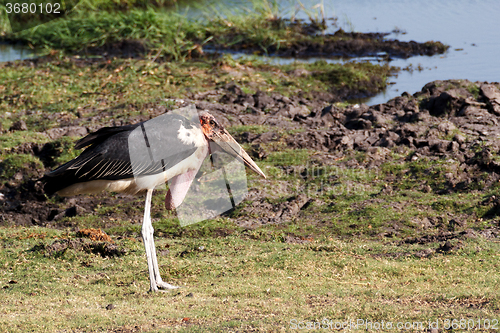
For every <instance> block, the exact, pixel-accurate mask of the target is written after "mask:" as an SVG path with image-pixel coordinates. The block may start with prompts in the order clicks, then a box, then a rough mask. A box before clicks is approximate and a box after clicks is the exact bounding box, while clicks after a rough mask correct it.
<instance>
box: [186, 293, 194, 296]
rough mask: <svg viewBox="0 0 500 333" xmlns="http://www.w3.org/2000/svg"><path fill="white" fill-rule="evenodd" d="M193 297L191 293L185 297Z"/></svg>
mask: <svg viewBox="0 0 500 333" xmlns="http://www.w3.org/2000/svg"><path fill="white" fill-rule="evenodd" d="M193 296H194V295H193V293H189V294H187V295H186V297H193Z"/></svg>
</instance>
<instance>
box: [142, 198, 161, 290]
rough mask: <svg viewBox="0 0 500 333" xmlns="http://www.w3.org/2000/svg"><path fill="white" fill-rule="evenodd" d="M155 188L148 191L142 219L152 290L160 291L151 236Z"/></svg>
mask: <svg viewBox="0 0 500 333" xmlns="http://www.w3.org/2000/svg"><path fill="white" fill-rule="evenodd" d="M152 196H153V190H152V189H151V190H148V192H147V193H146V203H145V205H144V219H143V221H142V240H143V241H144V249H145V250H146V258H147V260H148V271H149V282H150V291H158V286H157V285H156V279H155V274H154V264H153V255H152V253H151V245H150V244H151V237H152V236H153V226H152V225H151V197H152Z"/></svg>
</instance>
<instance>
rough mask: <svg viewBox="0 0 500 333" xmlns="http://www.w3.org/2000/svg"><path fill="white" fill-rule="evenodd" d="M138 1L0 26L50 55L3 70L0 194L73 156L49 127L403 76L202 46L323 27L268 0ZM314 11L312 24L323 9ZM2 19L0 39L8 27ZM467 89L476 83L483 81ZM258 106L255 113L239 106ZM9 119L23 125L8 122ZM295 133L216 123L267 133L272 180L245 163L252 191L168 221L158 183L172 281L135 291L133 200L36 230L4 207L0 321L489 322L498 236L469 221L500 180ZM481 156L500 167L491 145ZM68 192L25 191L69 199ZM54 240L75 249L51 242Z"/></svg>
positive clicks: (69, 324)
mask: <svg viewBox="0 0 500 333" xmlns="http://www.w3.org/2000/svg"><path fill="white" fill-rule="evenodd" d="M148 4H150V5H151V6H148V5H146V2H145V1H142V0H129V1H110V0H99V1H90V0H83V1H82V2H81V3H80V4H79V6H78V8H76V10H74V11H73V12H71V13H68V16H67V17H66V18H65V19H63V20H54V21H51V22H49V23H47V24H45V25H43V26H39V27H38V28H36V29H31V30H24V31H20V32H17V33H6V35H5V37H6V38H7V39H9V40H16V41H24V42H25V43H28V44H29V45H32V46H34V47H37V48H45V52H46V54H47V56H45V57H41V58H39V59H37V60H35V61H23V62H15V63H0V96H1V97H0V190H1V193H8V194H9V195H13V196H16V195H18V194H19V192H21V191H22V190H23V189H24V188H29V189H31V190H34V186H33V180H34V179H37V178H38V177H40V176H41V175H43V173H44V172H47V171H48V170H50V169H51V168H53V167H55V166H56V165H60V164H61V163H64V162H65V161H68V160H69V159H71V158H73V157H75V156H76V155H77V154H78V153H79V152H78V151H75V150H74V148H73V143H74V141H75V140H76V138H73V137H66V136H63V137H60V138H57V139H52V138H51V136H49V133H51V132H50V131H51V130H53V129H57V128H60V127H67V126H74V125H78V126H82V127H86V128H88V129H90V130H93V129H97V128H99V127H101V126H109V125H112V124H120V123H129V122H136V121H138V119H147V118H148V117H151V116H154V115H155V112H159V111H158V110H160V111H161V110H166V109H167V108H171V107H172V106H173V105H177V104H178V103H179V102H178V100H179V99H184V98H186V97H189V98H193V99H196V98H195V97H196V96H198V95H200V94H201V95H203V94H204V95H203V96H206V97H204V98H203V100H205V101H207V102H214V103H217V102H218V101H219V100H220V98H221V97H222V95H223V94H224V93H226V92H227V90H228V89H227V88H225V87H227V86H228V85H231V84H232V83H236V85H237V86H238V87H241V89H242V90H243V91H244V93H246V94H255V93H257V92H259V91H260V92H265V93H268V94H272V93H273V92H277V93H279V94H282V95H283V96H285V97H289V98H291V97H294V96H297V95H299V94H300V96H304V97H303V98H310V99H313V98H314V96H315V95H318V94H328V93H332V92H339V91H348V92H349V91H351V92H359V93H360V94H370V93H373V92H375V91H379V90H381V89H383V87H385V85H386V82H387V77H388V76H389V75H391V74H392V73H393V72H394V71H396V69H395V68H391V67H389V66H378V65H373V64H370V63H357V62H347V63H344V64H332V63H327V62H325V61H318V62H316V63H308V64H300V63H292V64H286V65H271V64H268V63H264V62H263V61H261V60H259V58H256V57H251V56H249V57H243V58H236V57H232V56H230V55H224V56H214V55H207V54H206V50H207V48H206V47H205V46H207V45H209V44H210V45H211V46H213V47H224V48H231V47H233V46H238V47H239V48H248V49H251V50H254V48H255V47H257V48H258V49H259V52H260V53H262V52H266V51H267V50H268V49H270V48H272V47H278V46H286V45H289V44H290V43H294V42H297V41H303V40H306V39H307V40H314V39H315V38H316V39H317V38H318V37H317V36H314V34H313V35H311V34H309V33H306V32H305V30H304V27H305V26H304V25H297V24H292V23H291V22H289V21H286V20H282V19H280V9H279V8H278V7H276V3H275V2H269V1H267V0H262V1H260V2H254V5H255V10H254V12H255V14H253V13H252V14H248V15H246V16H241V15H234V16H230V15H213V17H211V19H210V20H205V21H202V20H199V21H197V20H194V19H187V18H186V17H185V16H183V15H179V14H178V13H176V12H174V11H169V10H167V9H168V8H169V6H170V5H171V2H170V1H155V2H148ZM174 4H175V1H174ZM96 9H98V10H96ZM111 12H113V13H111ZM311 18H312V20H311V21H312V22H311V23H314V22H316V23H318V22H321V19H320V18H321V15H319V16H314V14H313V13H311ZM316 23H314V24H316ZM0 29H3V31H4V32H6V31H7V28H4V27H2V24H0ZM124 41H126V42H127V43H130V45H132V46H134V47H137V48H138V49H140V50H143V51H145V54H143V55H141V56H139V57H136V58H133V57H113V56H112V54H111V55H109V56H107V57H105V56H103V55H102V53H103V52H102V51H103V47H108V46H109V45H112V44H113V43H120V42H121V43H123V42H124ZM204 47H205V50H204ZM99 48H101V49H99ZM110 50H112V48H110ZM469 91H470V92H471V93H473V94H474V95H477V96H479V94H480V91H479V90H478V88H477V85H471V86H470V87H469ZM283 99H284V98H283ZM176 103H177V104H176ZM342 105H345V101H344V103H343V104H342V103H339V104H337V106H342ZM254 111H255V110H253V109H252V107H248V109H247V110H246V111H244V113H245V115H246V114H252V112H254ZM265 112H267V111H266V110H264V112H261V113H263V114H265ZM227 117H228V118H230V117H231V115H227ZM21 121H22V122H24V123H25V124H26V128H27V129H26V128H24V129H20V130H11V128H12V127H13V125H15V124H16V123H18V122H21ZM304 130H305V129H304V128H281V127H279V126H271V125H268V124H261V125H248V124H246V125H235V126H231V127H229V128H228V131H229V132H230V133H232V134H234V135H235V136H236V137H243V136H244V135H248V134H250V135H260V134H264V133H268V132H271V131H273V132H276V133H277V134H278V136H279V137H280V140H277V141H269V142H262V143H261V144H259V145H260V148H262V149H264V150H265V151H266V152H268V154H267V155H266V156H265V158H262V160H258V161H257V162H258V164H259V165H260V166H261V168H262V170H263V171H264V172H265V173H266V174H267V175H268V179H267V180H265V181H262V180H260V179H257V177H256V176H254V175H251V174H249V180H248V182H249V187H250V188H251V189H253V190H254V191H256V193H261V194H262V195H261V196H259V198H258V200H254V201H250V200H248V201H244V202H243V203H241V204H240V205H239V206H238V207H237V208H236V209H235V210H233V211H230V212H227V213H225V214H224V215H223V216H221V217H218V218H216V219H212V220H209V221H204V222H202V223H198V224H195V225H190V226H188V227H180V226H179V223H178V220H177V218H176V216H175V214H174V213H172V212H168V211H165V210H164V209H163V207H164V201H163V200H164V194H165V193H164V192H162V191H158V192H160V193H158V194H156V195H155V196H154V198H153V207H152V214H153V220H154V228H155V236H156V244H157V249H158V253H159V261H160V269H161V273H162V275H163V278H164V280H166V281H167V282H169V283H173V284H177V285H181V286H182V287H183V288H181V289H179V290H175V291H173V292H168V293H158V294H149V293H147V288H148V274H147V265H146V261H145V258H144V250H143V245H142V240H141V238H140V230H141V225H140V222H141V215H142V210H141V208H142V205H143V202H142V200H143V198H136V199H132V198H128V197H122V196H119V195H113V194H112V195H111V199H110V198H108V195H109V194H105V195H101V194H98V195H91V196H85V199H82V197H80V198H77V199H69V200H77V201H76V202H78V203H81V202H84V200H88V202H90V203H92V204H88V205H87V206H85V207H86V208H85V207H80V206H78V204H75V206H74V207H75V209H79V210H80V211H79V212H81V213H78V214H76V216H68V215H67V216H63V215H64V214H63V215H58V213H59V211H57V210H56V211H55V212H46V213H47V214H51V217H52V218H53V219H52V220H51V221H49V222H47V221H45V222H47V225H46V226H45V227H41V226H36V227H29V228H28V227H22V226H9V225H12V224H13V222H12V221H11V220H9V218H8V215H7V214H4V215H2V217H4V216H7V218H4V219H3V220H1V221H0V223H2V225H3V226H2V227H1V228H0V267H2V270H0V287H1V289H0V293H1V297H0V309H1V314H0V332H27V331H36V332H55V331H68V332H70V331H71V332H140V331H144V332H171V331H178V332H200V331H207V330H212V331H215V332H219V331H220V332H222V331H224V332H225V331H278V330H282V331H291V330H293V329H294V326H293V325H294V324H297V325H302V326H299V327H303V325H307V323H308V322H310V323H315V322H320V323H321V324H323V325H325V323H326V325H331V326H330V327H333V328H334V329H335V328H337V326H335V325H336V323H342V322H347V321H349V320H352V321H354V322H355V323H358V321H357V320H358V319H362V320H365V321H370V322H373V323H374V322H379V323H380V322H382V321H384V322H386V323H387V322H392V323H394V325H396V323H397V322H402V323H403V324H404V323H406V322H411V323H422V324H417V325H419V326H412V329H411V330H412V331H418V330H424V329H427V328H428V327H429V326H428V323H429V321H430V322H433V323H434V322H435V321H438V325H439V328H440V329H444V328H446V326H445V325H446V322H445V320H453V319H457V320H458V322H459V323H461V322H460V320H466V323H467V324H468V325H469V328H471V327H472V326H470V325H472V324H471V322H470V321H469V320H474V322H473V323H474V325H475V326H473V327H474V328H476V327H478V323H479V322H478V320H481V324H484V320H490V322H489V323H490V325H494V320H495V319H496V320H498V319H499V317H498V313H499V310H500V302H499V299H500V297H499V296H500V294H499V289H498V284H499V282H500V281H499V275H498V274H497V273H496V272H498V258H497V257H498V253H500V251H499V250H500V247H499V243H498V242H496V241H492V240H491V238H490V239H488V238H487V237H486V236H485V237H483V236H481V233H482V232H483V231H485V230H488V228H492V227H495V226H498V211H497V209H498V205H497V204H496V203H495V202H496V201H495V200H496V198H497V197H498V195H499V193H498V191H499V187H498V186H499V185H498V184H492V185H491V186H489V187H487V188H485V187H484V186H483V184H482V183H481V179H480V178H479V179H474V180H471V184H469V185H468V186H467V187H466V188H464V189H456V190H454V191H452V192H445V191H444V189H446V188H447V187H449V185H448V184H447V180H446V177H447V175H449V174H450V173H452V172H454V170H457V168H458V166H459V164H460V162H458V161H456V160H445V159H431V158H427V157H425V156H420V157H419V158H418V159H412V158H411V157H412V154H413V153H412V152H411V151H409V149H406V150H405V149H403V150H401V149H386V151H385V153H387V154H389V156H391V158H390V159H388V160H387V161H386V162H384V163H382V164H381V165H380V166H379V167H375V168H360V167H358V166H359V164H362V163H364V162H366V160H368V159H370V158H372V157H373V156H374V155H371V156H369V155H368V153H367V152H359V151H354V150H346V151H345V152H342V154H341V155H338V156H332V155H330V152H329V153H325V152H322V151H316V150H314V149H306V148H304V149H291V148H290V147H288V146H287V145H286V142H285V141H284V140H285V139H286V138H290V137H293V136H294V135H297V133H301V131H304ZM319 130H321V129H319ZM458 133H459V132H458V130H454V131H451V132H450V133H448V134H447V135H448V136H449V137H451V136H454V135H455V134H458ZM33 146H36V147H37V148H36V149H38V150H36V149H33ZM244 146H245V148H246V149H247V150H248V151H252V150H253V149H257V148H258V147H257V148H255V147H253V146H251V145H250V144H245V145H244ZM399 148H401V147H399ZM482 148H484V147H479V146H478V148H477V149H478V153H480V152H481V151H482ZM42 149H45V150H47V151H48V152H49V153H50V154H45V153H42V152H41V150H42ZM384 149H385V148H384ZM34 151H38V153H37V154H33V152H34ZM321 158H323V159H321ZM491 160H492V161H498V160H500V158H499V156H498V153H497V152H496V151H493V152H492V156H491ZM30 186H31V187H30ZM440 191H443V192H442V193H441V194H439V195H437V194H436V193H438V192H440ZM28 192H29V191H28ZM2 195H3V194H2ZM25 195H34V194H33V193H31V192H29V193H27V194H26V193H25ZM300 197H305V198H306V199H307V202H306V203H304V204H303V205H302V206H301V208H300V214H298V215H297V216H299V217H297V218H292V219H290V220H287V221H280V223H273V222H272V221H271V222H268V223H263V225H262V226H259V227H256V228H254V229H249V228H246V227H243V226H241V224H238V223H237V222H241V221H242V220H250V219H252V218H255V219H257V218H259V217H261V216H259V215H258V214H257V213H255V212H252V210H251V208H252V207H253V205H254V204H255V203H257V204H262V205H264V207H271V208H270V209H268V210H266V216H267V215H269V216H271V215H272V214H274V213H275V211H273V209H275V208H278V209H279V208H280V207H286V208H287V209H293V205H288V206H286V204H287V203H290V202H292V203H293V202H294V200H297V198H300ZM261 199H262V200H261ZM9 200H10V199H9ZM64 200H65V199H61V198H57V197H55V198H54V197H53V198H49V199H48V200H47V201H45V202H36V203H37V204H38V205H40V206H44V207H45V205H46V206H47V207H48V206H49V205H53V206H58V207H60V208H61V209H66V208H67V206H68V201H64ZM78 200H82V201H78ZM13 202H14V203H15V201H12V202H11V201H8V200H4V197H0V204H2V205H3V207H4V208H5V211H6V212H7V213H9V212H11V211H14V210H16V209H17V210H21V209H25V208H24V207H22V204H20V205H19V206H16V207H13V204H12V203H13ZM265 205H269V206H265ZM89 207H90V208H89ZM46 209H48V208H46ZM26 223H27V224H30V223H35V224H36V223H40V224H42V223H44V222H40V221H28V222H26ZM424 223H427V224H432V227H429V226H424V225H423V224H424ZM54 227H57V228H58V229H54ZM78 228H80V229H83V228H96V229H98V228H100V229H102V230H103V231H104V232H106V233H107V234H108V235H110V236H111V238H112V240H113V243H107V245H109V246H111V245H113V244H114V245H116V246H117V247H118V249H121V250H123V251H118V252H111V253H104V252H102V250H103V248H104V247H105V245H103V243H102V242H100V241H95V240H94V241H91V240H88V239H82V238H81V233H78V232H77V229H78ZM71 242H73V243H71ZM54 244H56V245H57V244H76V245H74V246H68V247H67V248H64V249H62V250H61V249H60V250H57V249H56V250H50V249H51V248H52V247H53V246H54ZM78 244H86V245H85V246H80V247H78V246H77V245H78ZM89 244H90V245H89ZM110 244H111V245H110ZM447 244H448V245H447ZM100 251H101V252H100ZM325 320H327V321H325ZM313 325H314V324H313ZM420 325H422V326H420ZM499 325H500V324H499ZM363 329H365V330H370V329H369V328H363ZM332 330H333V329H332ZM411 330H409V331H411ZM384 331H401V330H400V329H399V330H397V329H386V330H384ZM455 331H458V329H457V330H455Z"/></svg>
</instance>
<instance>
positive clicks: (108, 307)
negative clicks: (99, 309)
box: [106, 304, 115, 310]
mask: <svg viewBox="0 0 500 333" xmlns="http://www.w3.org/2000/svg"><path fill="white" fill-rule="evenodd" d="M114 308H115V306H114V304H108V305H107V306H106V310H113V309H114Z"/></svg>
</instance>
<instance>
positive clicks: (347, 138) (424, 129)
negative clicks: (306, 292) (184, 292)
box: [0, 80, 500, 238]
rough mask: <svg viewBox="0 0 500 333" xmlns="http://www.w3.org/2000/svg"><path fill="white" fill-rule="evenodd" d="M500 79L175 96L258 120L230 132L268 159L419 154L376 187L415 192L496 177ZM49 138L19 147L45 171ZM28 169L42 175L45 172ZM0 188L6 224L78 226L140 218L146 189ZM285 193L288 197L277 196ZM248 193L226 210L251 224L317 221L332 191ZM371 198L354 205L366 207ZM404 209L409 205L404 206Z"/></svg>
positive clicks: (356, 161)
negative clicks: (352, 101)
mask: <svg viewBox="0 0 500 333" xmlns="http://www.w3.org/2000/svg"><path fill="white" fill-rule="evenodd" d="M499 88H500V85H499V84H498V83H487V82H469V81H466V80H462V81H456V80H451V81H435V82H431V83H429V84H427V85H425V86H424V87H423V88H422V90H421V91H419V92H417V93H415V94H414V95H409V94H407V93H404V94H403V95H402V96H400V97H397V98H395V99H392V100H390V101H388V102H387V103H383V104H379V105H374V106H367V105H364V104H360V105H358V104H356V105H351V106H348V107H345V108H342V107H338V106H336V105H335V104H331V102H332V97H333V96H332V95H329V94H323V95H321V94H318V95H317V96H306V95H304V96H301V95H300V94H298V95H295V96H291V97H286V96H283V95H280V94H278V93H264V92H259V91H258V92H257V93H255V94H247V93H245V92H243V90H242V89H241V87H239V86H238V85H236V84H227V85H224V86H222V87H220V88H217V89H215V90H212V91H207V92H204V93H191V94H189V95H188V98H186V99H185V100H183V101H177V106H183V105H187V104H189V103H194V104H195V105H196V106H197V108H198V109H200V110H209V111H210V112H211V113H212V114H213V115H214V116H215V117H216V118H217V119H218V120H219V121H220V122H221V123H222V124H223V125H225V126H227V127H229V128H231V127H234V126H242V125H245V126H247V125H248V126H250V125H254V126H260V127H259V128H260V130H259V131H257V132H255V131H240V132H238V133H234V135H235V138H236V139H237V140H238V141H239V142H241V143H244V144H248V147H249V149H248V151H249V154H250V155H251V156H252V157H253V158H254V159H255V160H257V161H258V162H259V161H261V162H265V161H266V160H267V159H268V157H269V156H270V155H271V154H273V153H274V152H279V151H283V150H286V149H307V150H310V151H313V152H314V154H313V155H312V156H311V158H310V163H312V164H315V165H319V166H325V165H332V164H335V165H336V166H337V167H340V168H345V169H346V170H349V169H356V170H361V169H363V170H378V169H379V168H381V167H382V166H384V165H387V164H386V163H394V164H404V163H412V162H413V164H410V165H409V166H407V167H405V169H395V171H390V172H387V173H386V174H385V175H384V177H385V179H383V180H382V181H384V182H385V183H386V184H387V185H386V186H385V187H383V189H382V191H381V192H380V194H379V195H391V193H398V191H402V190H405V189H408V187H407V186H408V185H405V182H404V181H403V180H404V179H410V180H412V181H413V183H412V184H415V183H418V186H417V187H416V188H412V190H415V191H417V192H419V193H434V194H435V195H445V194H452V193H469V192H471V191H476V192H477V193H487V192H488V191H489V190H490V189H493V188H496V186H497V184H498V183H499V181H500V158H499V153H500V143H499V142H498V137H499V136H500V126H499V124H498V121H499V120H498V117H499V116H500V89H499ZM152 110H153V111H151V112H150V113H148V114H143V115H138V116H134V118H130V119H123V120H122V121H117V120H116V119H109V120H108V123H106V121H104V120H105V119H106V118H103V119H101V123H100V124H101V125H102V126H105V125H120V124H122V122H123V123H128V122H137V121H142V120H146V119H149V118H152V117H154V116H156V115H158V114H161V113H163V112H165V111H167V109H166V108H165V107H164V106H157V107H154V108H152ZM78 122H81V123H82V124H83V123H87V122H86V119H85V117H82V118H79V119H78V120H76V121H74V122H72V123H71V124H65V126H63V127H61V129H60V130H58V131H54V129H52V130H50V131H52V132H54V133H47V135H52V136H51V137H57V135H65V134H66V133H68V131H69V130H70V128H72V129H73V130H74V126H80V128H81V130H82V135H84V132H85V133H87V132H89V131H93V130H95V129H96V128H94V127H88V126H82V125H81V124H80V125H79V124H78ZM13 130H15V129H13ZM290 133H293V134H292V135H291V134H290ZM50 145H51V143H48V144H45V145H40V144H37V143H26V144H24V145H22V146H20V147H18V148H17V149H20V150H22V152H23V153H26V154H33V155H37V156H40V157H41V159H42V161H43V163H44V164H45V166H46V170H45V171H47V170H48V169H50V167H52V164H51V161H52V160H53V158H54V156H56V155H57V154H60V151H59V150H57V149H54V147H52V148H51V146H50ZM419 163H421V164H419ZM280 167H281V168H283V170H284V172H285V173H286V172H291V171H293V172H297V174H298V175H300V174H304V175H306V176H307V174H308V170H307V168H308V167H310V164H309V166H304V165H302V166H300V165H290V166H287V165H286V163H283V165H282V166H280ZM32 171H33V172H34V173H35V174H36V175H41V174H43V172H44V170H32ZM306 176H304V177H306ZM419 180H421V182H419ZM330 181H331V183H338V182H343V179H342V178H341V177H336V178H335V179H333V178H332V179H331V180H330ZM405 186H406V187H405ZM0 193H1V194H0V203H1V210H0V224H2V225H13V224H16V225H27V226H29V225H43V226H51V227H56V228H59V227H63V228H64V227H68V226H70V227H76V225H74V224H73V223H72V222H71V219H68V218H70V217H72V216H77V215H95V214H98V216H99V217H100V218H102V219H104V220H105V222H103V225H101V227H103V228H105V227H111V226H113V225H114V223H116V222H113V221H114V220H119V219H123V220H129V221H131V222H132V223H139V222H140V220H141V214H142V212H141V211H140V209H139V210H138V209H137V207H140V206H141V205H142V200H143V199H142V198H134V197H129V196H124V195H123V196H115V197H110V196H109V195H107V194H100V195H94V196H79V197H76V198H67V199H61V200H59V201H56V202H54V201H51V202H48V201H46V198H45V196H44V195H43V193H42V192H41V188H40V186H39V184H38V183H37V182H36V181H35V179H34V178H33V177H32V178H27V177H25V176H24V175H23V174H19V175H17V178H15V179H11V180H10V181H7V182H5V183H4V184H3V185H2V187H1V188H0ZM280 196H281V197H283V198H285V200H279V201H273V200H271V199H273V198H276V197H280ZM248 200H249V202H251V204H245V205H242V206H241V207H240V208H239V209H238V210H237V211H236V212H232V213H229V214H228V215H227V216H229V217H231V218H232V219H233V220H234V222H235V223H237V224H238V225H240V226H242V227H245V228H255V227H257V226H261V225H266V224H269V223H272V224H279V223H283V222H289V221H294V220H296V219H299V218H300V219H305V220H307V221H310V223H321V220H320V219H319V218H318V219H317V217H316V215H314V214H315V213H314V214H313V215H310V214H311V212H308V207H310V206H311V205H312V206H317V207H321V205H322V204H323V203H322V200H326V199H325V197H318V196H310V195H308V194H307V193H306V194H300V195H297V194H294V193H287V192H286V189H283V190H281V189H280V188H275V189H274V191H273V192H272V193H271V192H269V191H268V190H265V189H251V190H250V193H249V196H248ZM370 200H371V201H370V202H371V203H373V202H377V200H379V199H377V196H374V197H373V199H370ZM333 201H335V199H333ZM365 204H366V203H363V202H361V203H358V204H356V205H357V206H359V207H361V208H362V207H363V205H365ZM116 205H119V206H120V209H119V210H117V211H116V212H112V211H105V212H100V210H99V207H102V206H110V207H111V206H116ZM356 205H355V206H356ZM395 205H396V203H395ZM478 205H480V206H482V207H484V208H485V209H486V213H485V214H484V215H482V216H477V217H478V218H481V219H486V220H492V221H495V220H496V219H497V217H498V215H499V214H500V200H499V199H498V198H497V197H495V196H488V197H485V198H484V199H483V200H482V201H481V202H479V203H478ZM396 206H397V205H396ZM396 206H394V207H396ZM398 209H399V208H398ZM401 209H402V210H404V207H401ZM447 214H449V217H448V218H446V219H443V218H440V217H439V218H436V217H429V218H424V219H417V220H415V226H418V228H420V230H429V229H436V228H437V229H442V230H446V231H448V230H455V229H466V228H467V227H469V226H468V224H467V223H468V222H467V220H468V217H467V216H465V215H463V214H458V213H457V214H454V213H453V212H451V213H447ZM450 214H451V215H450ZM111 215H113V219H111V218H110V216H111ZM400 227H401V226H398V223H397V222H394V224H393V226H389V227H387V228H385V229H384V230H385V231H383V232H382V233H381V235H382V236H383V235H385V236H386V237H393V236H397V235H398V233H399V231H398V230H399V229H398V228H400ZM481 232H482V234H483V233H484V236H485V237H488V238H495V237H498V235H499V229H498V226H497V227H493V228H488V229H486V231H484V232H483V231H481Z"/></svg>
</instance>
